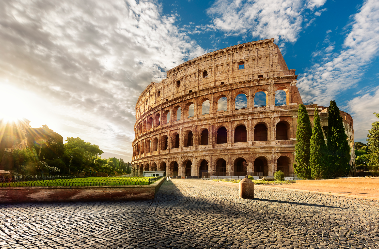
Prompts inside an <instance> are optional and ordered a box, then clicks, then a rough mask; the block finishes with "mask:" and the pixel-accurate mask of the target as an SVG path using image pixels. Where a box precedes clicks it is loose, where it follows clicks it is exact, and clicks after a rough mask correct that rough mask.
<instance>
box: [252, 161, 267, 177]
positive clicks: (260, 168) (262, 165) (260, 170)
mask: <svg viewBox="0 0 379 251" xmlns="http://www.w3.org/2000/svg"><path fill="white" fill-rule="evenodd" d="M254 175H255V176H268V165H267V159H266V158H265V157H258V158H256V159H255V161H254Z"/></svg>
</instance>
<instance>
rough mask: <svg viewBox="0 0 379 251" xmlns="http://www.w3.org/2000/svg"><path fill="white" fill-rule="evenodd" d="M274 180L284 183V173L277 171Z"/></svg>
mask: <svg viewBox="0 0 379 251" xmlns="http://www.w3.org/2000/svg"><path fill="white" fill-rule="evenodd" d="M274 178H275V180H278V181H283V180H284V173H283V172H282V171H280V170H279V171H276V172H275V173H274Z"/></svg>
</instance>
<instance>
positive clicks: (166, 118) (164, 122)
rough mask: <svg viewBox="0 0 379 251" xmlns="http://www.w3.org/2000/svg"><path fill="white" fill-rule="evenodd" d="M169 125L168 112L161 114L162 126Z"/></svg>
mask: <svg viewBox="0 0 379 251" xmlns="http://www.w3.org/2000/svg"><path fill="white" fill-rule="evenodd" d="M168 123H170V111H164V112H163V114H162V124H168Z"/></svg>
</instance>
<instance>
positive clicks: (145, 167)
mask: <svg viewBox="0 0 379 251" xmlns="http://www.w3.org/2000/svg"><path fill="white" fill-rule="evenodd" d="M149 168H150V165H149V163H147V164H146V165H145V166H144V168H143V170H144V171H149Z"/></svg>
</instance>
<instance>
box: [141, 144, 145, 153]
mask: <svg viewBox="0 0 379 251" xmlns="http://www.w3.org/2000/svg"><path fill="white" fill-rule="evenodd" d="M144 152H145V144H144V143H143V142H141V154H143V153H144Z"/></svg>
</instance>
